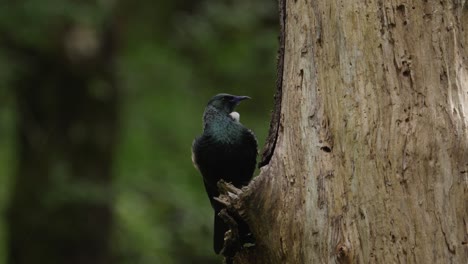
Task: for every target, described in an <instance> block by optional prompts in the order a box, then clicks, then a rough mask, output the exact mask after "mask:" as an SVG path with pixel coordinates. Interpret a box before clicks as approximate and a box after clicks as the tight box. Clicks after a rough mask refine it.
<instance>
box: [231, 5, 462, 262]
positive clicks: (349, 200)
mask: <svg viewBox="0 0 468 264" xmlns="http://www.w3.org/2000/svg"><path fill="white" fill-rule="evenodd" d="M464 3H465V1H455V0H454V1H410V2H407V1H401V0H395V1H365V2H363V1H328V0H313V1H308V0H297V1H286V3H285V10H284V11H285V18H286V19H285V38H284V39H285V46H284V70H283V82H282V90H281V98H282V99H281V104H277V107H279V105H281V108H280V113H281V114H280V118H279V123H278V130H277V136H274V135H273V136H272V137H270V138H273V139H276V140H275V144H273V146H274V151H273V152H272V156H271V160H269V163H268V164H267V165H265V166H264V167H262V170H261V173H260V175H259V176H258V177H257V178H256V179H255V180H254V181H253V182H252V183H251V184H250V185H249V186H248V187H247V188H246V189H245V190H244V192H243V193H242V194H241V195H240V198H239V199H237V198H236V199H233V200H232V201H231V203H232V204H233V205H234V208H237V209H236V210H238V211H240V212H242V214H244V215H245V217H246V219H247V221H248V223H249V225H250V227H251V230H252V231H253V233H254V235H255V238H256V240H257V244H256V247H255V248H249V249H245V250H241V251H240V252H239V253H238V254H237V256H236V259H235V262H236V263H333V262H338V263H468V72H467V70H468V69H467V66H468V65H467V55H468V51H467V50H466V49H467V48H466V43H467V40H468V33H467V32H468V31H467V30H468V28H466V27H467V25H468V10H467V9H466V8H465V9H464V7H463V5H464ZM280 6H282V5H281V4H280ZM274 127H275V126H274V125H273V126H272V128H274ZM272 131H273V132H274V133H276V132H275V131H274V129H273V130H272ZM267 162H268V160H267Z"/></svg>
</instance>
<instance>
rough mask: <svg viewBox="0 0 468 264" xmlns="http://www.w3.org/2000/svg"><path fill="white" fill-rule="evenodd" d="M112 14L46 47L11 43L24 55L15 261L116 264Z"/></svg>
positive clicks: (13, 205)
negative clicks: (109, 18)
mask: <svg viewBox="0 0 468 264" xmlns="http://www.w3.org/2000/svg"><path fill="white" fill-rule="evenodd" d="M107 22H108V23H105V24H104V25H99V26H96V27H89V26H85V25H83V24H80V23H71V24H68V26H67V28H66V29H65V30H64V31H63V32H61V34H59V36H60V37H59V38H57V39H55V40H51V42H50V46H49V47H47V48H41V49H38V48H36V47H34V46H23V44H22V43H21V42H17V43H16V42H15V40H14V38H11V39H9V41H8V43H10V44H11V45H10V48H11V49H12V52H14V54H15V57H14V58H15V59H16V60H18V61H21V62H22V63H23V65H22V66H23V67H22V68H21V71H20V72H19V74H18V75H17V76H16V77H15V81H14V83H13V87H14V91H15V94H16V99H17V100H16V105H17V143H16V144H17V169H16V177H15V185H14V189H13V194H12V199H11V202H10V206H9V210H8V229H9V238H8V246H9V251H8V253H9V255H8V263H14V264H29V263H51V264H59V263H60V264H61V263H72V264H85V263H86V264H105V263H113V260H112V254H111V251H110V242H111V241H110V238H111V236H110V235H111V230H112V229H111V228H112V224H113V216H112V201H113V195H112V191H111V183H112V168H113V156H114V153H115V147H116V144H117V134H118V106H119V90H118V86H117V83H116V76H115V69H114V59H115V44H116V43H115V31H114V30H115V28H114V27H113V26H114V25H113V24H112V23H111V22H109V21H107ZM101 26H102V27H101ZM54 33H56V32H54ZM57 40H58V41H57ZM4 42H5V41H4Z"/></svg>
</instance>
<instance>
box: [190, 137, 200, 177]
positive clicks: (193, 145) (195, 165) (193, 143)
mask: <svg viewBox="0 0 468 264" xmlns="http://www.w3.org/2000/svg"><path fill="white" fill-rule="evenodd" d="M198 139H199V137H197V138H195V139H194V140H193V142H192V163H193V166H194V167H195V169H197V170H198V171H200V168H198V164H197V160H196V156H195V151H194V149H195V147H196V144H197V141H198Z"/></svg>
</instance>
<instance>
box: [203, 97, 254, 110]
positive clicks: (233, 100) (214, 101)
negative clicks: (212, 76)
mask: <svg viewBox="0 0 468 264" xmlns="http://www.w3.org/2000/svg"><path fill="white" fill-rule="evenodd" d="M245 99H250V97H248V96H237V95H231V94H217V95H215V96H214V97H213V98H211V100H210V101H209V102H208V106H211V107H213V108H215V109H216V110H218V111H219V112H221V113H225V114H227V115H229V114H230V113H232V112H233V111H234V108H235V107H236V106H237V105H239V104H240V102H242V101H243V100H245Z"/></svg>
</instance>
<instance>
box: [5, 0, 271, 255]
mask: <svg viewBox="0 0 468 264" xmlns="http://www.w3.org/2000/svg"><path fill="white" fill-rule="evenodd" d="M87 2H89V1H61V0H60V1H59V0H43V1H34V0H23V1H8V3H7V4H4V5H7V6H8V8H2V9H0V34H2V32H8V33H9V35H10V36H12V37H14V38H15V39H16V40H17V41H18V42H20V43H24V44H25V45H33V46H35V47H38V48H39V49H41V50H45V51H50V50H52V49H54V48H55V47H51V46H50V45H49V43H48V37H51V36H52V35H53V33H54V32H55V30H58V31H60V30H61V27H63V25H60V24H59V23H58V22H57V21H59V18H60V17H63V16H66V17H69V18H70V19H71V20H73V21H80V22H84V23H90V25H92V24H94V23H100V20H102V19H103V17H106V14H107V13H106V12H110V11H109V10H117V11H115V12H117V14H118V15H117V16H116V17H118V23H117V24H118V25H119V35H120V37H119V40H118V41H119V57H118V76H119V80H120V82H121V84H122V85H121V86H122V93H123V95H124V96H123V101H122V102H121V103H122V109H121V122H122V124H121V131H120V145H119V148H118V153H116V154H117V160H116V163H115V181H114V183H115V185H114V187H115V190H116V192H117V198H116V201H115V216H116V218H117V221H116V226H115V232H114V239H113V240H112V241H113V245H112V246H113V250H114V252H115V255H116V263H129V264H130V263H132V264H134V263H168V264H171V263H219V258H218V257H217V256H215V255H214V253H213V252H212V233H211V232H212V220H213V213H212V210H211V207H210V205H209V202H208V199H207V197H206V194H205V192H204V189H203V185H202V181H201V176H200V175H199V174H198V172H197V171H196V170H195V169H194V168H193V166H192V164H191V159H190V155H191V154H190V147H191V143H192V140H193V138H194V137H195V136H196V135H198V134H200V133H201V129H202V127H201V117H202V113H203V110H204V106H205V104H206V102H207V101H208V99H209V98H210V97H211V96H213V95H214V94H217V93H220V92H227V93H232V94H239V95H249V96H251V97H252V98H253V100H251V101H247V102H244V103H243V104H242V105H241V106H240V107H239V109H238V111H239V112H240V113H241V121H242V122H243V123H244V124H245V125H246V126H248V127H249V128H251V129H252V130H253V131H254V132H255V133H256V134H257V136H258V140H259V146H260V148H261V147H262V146H263V143H264V139H265V137H266V133H267V130H268V124H269V119H270V109H271V107H272V102H273V99H272V98H273V93H274V85H275V72H276V71H275V63H276V50H277V35H278V33H277V21H276V19H277V12H276V2H275V1H267V0H257V1H250V0H238V1H229V0H223V1H215V0H198V1H182V0H175V1H169V0H166V1H149V0H147V1H144V0H136V1H120V2H116V1H113V0H101V1H97V2H98V3H99V5H98V7H96V5H87V4H86V3H87ZM111 6H112V7H113V8H110V7H111ZM44 36H47V37H44ZM12 58H14V56H11V54H10V50H9V49H7V48H5V47H2V46H1V43H0V209H2V211H3V212H4V208H5V207H6V205H7V203H8V196H9V195H10V193H9V190H10V188H9V186H10V182H11V181H12V180H14V179H12V175H14V164H15V158H14V157H15V146H14V142H15V141H14V140H15V126H14V124H15V112H14V111H15V105H14V100H13V98H12V97H13V95H12V88H11V87H9V82H8V80H9V79H10V78H11V77H14V76H15V74H17V73H18V72H20V71H21V67H27V65H22V64H21V63H19V62H17V61H15V60H14V59H12ZM6 228H7V227H5V226H4V224H3V222H2V224H1V225H0V264H1V263H5V259H4V256H5V252H6V251H5V248H6V247H7V245H5V242H4V238H5V230H6Z"/></svg>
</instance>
